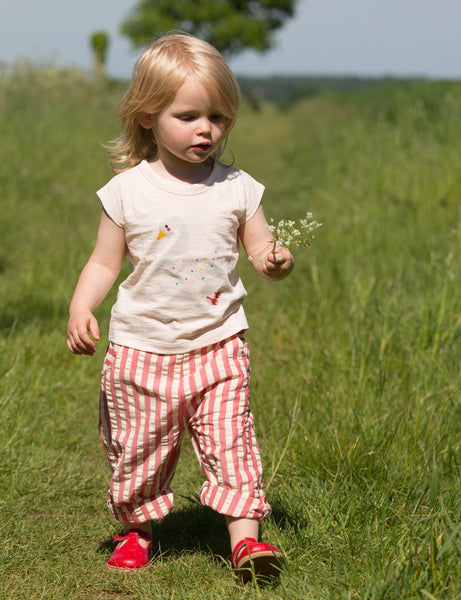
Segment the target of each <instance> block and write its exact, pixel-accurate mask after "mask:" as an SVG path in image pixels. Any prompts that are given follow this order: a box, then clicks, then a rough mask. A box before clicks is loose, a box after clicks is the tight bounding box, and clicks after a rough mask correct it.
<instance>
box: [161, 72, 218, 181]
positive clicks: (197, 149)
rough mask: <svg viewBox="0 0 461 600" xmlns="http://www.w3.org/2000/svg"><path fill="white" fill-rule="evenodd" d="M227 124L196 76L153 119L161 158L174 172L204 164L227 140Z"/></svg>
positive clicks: (184, 84) (186, 82)
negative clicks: (224, 139)
mask: <svg viewBox="0 0 461 600" xmlns="http://www.w3.org/2000/svg"><path fill="white" fill-rule="evenodd" d="M226 125H227V119H226V117H224V116H223V115H222V114H221V113H220V112H219V110H218V109H217V107H216V106H214V105H213V102H212V100H211V98H210V94H209V93H208V91H207V89H206V88H205V87H204V86H203V85H202V84H201V83H199V82H198V81H196V80H195V79H193V78H190V79H186V81H185V82H184V83H183V85H182V86H181V87H180V88H179V90H178V91H177V93H176V96H175V98H174V100H173V102H172V103H171V104H170V105H169V106H167V107H166V108H165V109H164V110H163V111H162V112H161V113H160V115H159V116H158V117H157V118H154V119H153V121H152V129H153V132H154V136H155V140H156V142H157V147H158V155H157V158H158V159H159V160H161V161H162V162H164V164H165V166H168V167H169V169H170V171H171V170H172V169H173V170H174V167H175V166H177V167H178V168H183V167H184V166H186V165H187V166H188V167H189V168H190V167H191V166H193V165H197V166H200V165H203V163H204V162H206V161H207V159H208V158H209V157H210V156H211V155H212V154H213V152H215V150H217V149H218V147H219V146H220V144H221V142H222V141H223V138H224V136H225V133H226Z"/></svg>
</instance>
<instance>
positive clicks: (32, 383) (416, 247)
mask: <svg viewBox="0 0 461 600" xmlns="http://www.w3.org/2000/svg"><path fill="white" fill-rule="evenodd" d="M119 96H120V89H119V88H118V86H117V85H115V84H114V85H112V86H109V87H108V88H104V87H98V86H95V85H91V84H89V83H88V82H87V81H86V80H85V79H84V78H83V77H82V76H80V75H79V74H78V73H76V72H73V71H69V72H65V71H62V72H56V71H54V70H53V69H48V68H43V69H31V68H30V67H28V66H27V65H23V66H22V67H18V68H17V69H16V71H15V73H14V74H13V75H3V76H2V78H0V111H1V115H2V117H1V119H2V144H1V146H0V153H1V155H0V183H1V190H2V192H1V194H2V200H1V217H0V236H1V240H2V242H1V245H0V348H1V353H0V374H1V378H0V407H1V428H0V447H1V454H0V530H1V543H0V598H1V599H10V598H11V599H16V598H17V599H27V600H31V599H32V600H37V599H44V600H61V599H66V600H70V599H72V600H73V599H78V600H100V599H101V600H102V599H104V600H129V599H133V600H134V599H145V598H156V599H164V600H166V599H170V600H173V599H174V600H197V599H199V598H200V599H201V600H234V599H235V600H236V599H264V600H276V599H281V600H294V599H296V600H301V599H303V600H304V599H306V598H312V599H314V600H324V599H325V600H326V599H332V600H333V599H335V600H336V599H338V600H339V599H341V600H342V599H351V600H353V599H361V600H365V599H368V600H379V599H383V600H384V599H385V600H394V599H395V600H403V599H421V600H423V599H425V600H426V599H427V600H434V599H437V600H442V599H455V598H456V599H459V598H460V597H461V536H460V531H461V518H460V512H461V487H460V482H461V473H460V451H461V431H460V429H461V427H460V424H461V419H460V417H461V414H460V412H461V411H460V408H461V395H460V383H461V382H460V370H459V364H460V356H461V295H460V291H461V290H460V287H461V278H460V275H461V273H460V251H461V227H460V225H461V222H460V218H461V213H460V208H461V145H460V139H461V83H441V82H430V83H429V82H424V81H422V82H398V81H396V82H393V83H387V84H386V85H383V86H377V87H374V88H370V89H367V90H361V91H359V92H355V93H349V94H347V95H346V94H344V95H340V94H320V95H317V96H315V97H311V98H309V99H306V100H304V101H300V102H298V103H297V104H295V105H293V106H292V107H291V108H290V109H287V110H285V111H282V110H280V109H277V108H275V107H273V106H271V105H270V104H267V105H263V106H262V109H261V110H260V111H259V112H252V111H251V110H250V108H248V107H246V106H243V108H242V114H241V117H240V120H239V122H238V125H237V127H236V129H235V131H234V132H233V134H232V137H231V141H230V148H231V150H232V151H233V153H234V155H235V157H236V164H237V165H238V166H239V167H241V168H243V169H245V170H247V171H249V172H250V173H251V174H252V175H253V176H255V177H256V178H258V179H260V180H261V181H262V182H264V183H265V185H266V186H267V191H266V194H265V201H264V205H265V209H266V213H267V214H268V215H269V216H272V217H274V218H276V219H278V218H282V217H286V218H297V217H301V216H303V215H304V214H305V212H306V210H311V211H312V212H313V213H314V216H315V218H317V219H318V220H321V221H323V223H324V226H323V227H322V229H320V230H319V232H318V234H317V236H316V239H315V242H314V244H313V246H312V247H311V248H310V249H308V250H303V251H301V252H300V253H299V254H298V255H297V256H296V263H297V265H296V270H295V272H294V273H293V275H292V276H291V277H290V278H289V279H287V280H285V281H283V282H279V283H271V282H266V281H263V280H260V279H257V277H256V275H254V274H253V273H252V270H251V266H250V265H249V263H248V262H247V261H246V260H245V259H243V258H242V261H241V265H240V272H241V275H242V278H243V279H244V282H245V285H246V288H247V290H248V292H249V296H248V298H247V301H246V310H247V314H248V318H249V320H250V324H251V329H250V331H249V333H248V339H249V341H250V347H251V352H252V360H253V370H252V385H253V388H252V407H253V412H254V414H255V420H256V425H257V432H258V436H259V441H260V446H261V451H262V454H263V461H264V465H265V479H266V482H267V488H268V489H267V492H268V497H269V500H270V501H271V504H272V505H273V508H274V513H273V516H272V517H271V519H270V520H269V521H268V522H267V523H265V524H264V526H263V530H262V537H263V539H267V540H271V541H274V542H275V543H276V544H277V545H278V546H279V547H280V548H281V549H282V550H283V553H284V556H285V558H286V562H287V565H286V569H285V571H284V573H283V575H282V577H281V579H280V582H279V583H278V584H277V585H274V586H265V587H262V586H258V585H253V584H250V585H247V586H246V587H242V586H241V585H240V584H239V583H238V581H237V580H236V578H235V576H234V575H233V573H232V572H231V569H230V557H229V551H228V540H227V533H226V531H225V527H224V523H223V521H222V520H221V517H219V516H216V515H214V514H213V513H211V512H210V511H208V510H207V509H204V508H202V507H201V506H200V504H199V502H198V500H197V492H198V490H199V488H200V485H201V481H202V478H201V473H200V471H199V468H198V466H197V465H196V464H195V458H194V456H193V453H192V450H191V448H190V445H189V444H188V442H187V440H186V442H185V444H184V450H183V455H182V457H181V462H180V465H179V469H178V473H177V476H176V479H175V492H176V507H175V510H174V511H173V512H172V513H171V515H170V516H169V517H167V518H166V519H165V520H164V521H163V522H162V523H159V524H157V525H156V526H155V528H154V533H155V540H156V542H158V554H157V557H156V560H155V561H154V564H153V567H152V569H151V570H150V571H149V572H144V573H134V574H132V573H131V574H127V575H120V574H114V573H111V572H109V571H106V570H105V568H104V562H105V560H106V559H107V557H108V556H109V555H110V539H111V536H112V535H113V534H114V533H115V532H116V531H117V524H116V523H115V522H113V520H112V519H111V517H110V515H109V514H108V512H107V510H106V508H105V501H106V490H107V487H108V472H107V467H106V463H105V458H104V455H103V451H102V448H101V446H100V441H99V434H98V432H97V413H98V386H99V372H100V368H101V363H102V357H103V354H104V342H101V343H100V346H99V349H98V353H97V355H96V356H95V357H92V358H89V357H75V356H73V355H71V354H70V353H69V352H68V351H67V349H66V347H65V328H66V322H67V308H68V303H69V300H70V297H71V294H72V291H73V287H74V285H75V282H76V279H77V277H78V274H79V271H80V269H81V268H82V266H83V264H84V262H85V260H86V258H87V256H88V254H89V252H90V251H91V248H92V244H93V241H94V236H95V232H96V226H97V222H98V215H99V211H100V206H99V204H98V201H97V199H96V196H95V190H96V189H98V187H100V186H101V185H103V184H104V183H105V181H106V180H107V178H108V177H109V172H108V170H107V166H106V161H107V157H106V155H105V151H104V149H103V148H102V147H101V145H100V142H104V141H107V140H108V139H110V138H112V137H114V136H115V135H116V134H117V132H118V125H117V119H116V109H117V104H118V100H119ZM114 292H115V290H114ZM114 292H111V294H110V295H109V297H108V298H107V299H106V301H105V302H104V303H103V305H102V306H101V307H100V308H99V309H98V312H97V315H98V318H99V319H100V323H101V325H102V329H103V333H105V332H107V326H108V316H109V309H110V305H111V303H112V302H113V300H114Z"/></svg>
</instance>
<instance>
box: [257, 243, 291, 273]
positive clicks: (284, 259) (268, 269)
mask: <svg viewBox="0 0 461 600" xmlns="http://www.w3.org/2000/svg"><path fill="white" fill-rule="evenodd" d="M293 267H294V259H293V256H292V254H291V252H290V251H289V250H288V248H282V247H281V246H277V247H276V248H275V250H272V249H271V250H269V252H268V253H267V254H266V256H265V259H264V266H263V274H264V275H265V276H266V277H268V278H269V279H273V280H276V281H277V280H279V279H283V278H284V277H286V276H287V275H289V274H290V273H291V271H292V270H293Z"/></svg>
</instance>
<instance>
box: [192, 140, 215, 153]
mask: <svg viewBox="0 0 461 600" xmlns="http://www.w3.org/2000/svg"><path fill="white" fill-rule="evenodd" d="M210 148H211V144H209V143H206V142H204V143H203V144H194V145H193V146H192V150H195V152H208V151H209V150H210Z"/></svg>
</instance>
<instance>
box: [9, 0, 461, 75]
mask: <svg viewBox="0 0 461 600" xmlns="http://www.w3.org/2000/svg"><path fill="white" fill-rule="evenodd" d="M136 3H137V0H124V1H122V0H78V1H76V0H72V1H70V0H5V2H4V3H3V6H2V9H1V20H0V61H1V62H6V63H12V62H14V61H15V60H17V59H19V58H23V57H28V58H32V59H34V60H38V61H40V62H53V63H55V64H57V65H61V64H62V65H74V66H77V67H81V68H83V69H90V67H91V52H90V48H89V42H88V40H89V36H90V34H91V33H92V32H94V31H95V30H99V29H102V30H104V31H106V32H107V33H108V34H109V35H110V39H111V45H110V48H109V54H108V71H109V72H110V74H111V75H113V76H116V77H125V78H128V77H129V76H130V73H131V70H132V67H133V65H134V63H135V61H136V59H137V56H138V53H137V52H135V51H133V50H131V48H130V45H129V42H128V40H127V39H125V38H123V37H122V36H120V34H119V33H118V30H119V26H120V24H121V22H122V21H123V20H124V18H125V17H126V16H127V14H128V13H129V11H130V9H131V8H132V7H133V6H135V5H136ZM460 34H461V1H460V0H437V1H436V0H315V1H314V0H299V3H298V9H297V12H296V15H295V17H294V18H293V19H291V20H290V21H287V23H286V24H285V26H284V27H283V28H282V29H281V30H280V31H279V33H278V34H277V36H276V46H275V48H274V49H273V50H272V51H270V52H268V53H266V54H264V55H258V54H256V53H254V52H246V53H244V54H242V55H240V56H239V57H237V58H235V59H233V60H231V61H230V64H231V67H232V68H233V70H234V71H235V73H237V74H250V75H272V74H308V75H309V74H313V75H318V74H325V75H362V76H370V75H371V76H382V75H394V76H425V77H432V78H454V79H458V78H461V35H460Z"/></svg>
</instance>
